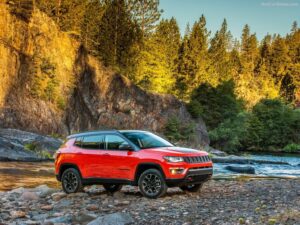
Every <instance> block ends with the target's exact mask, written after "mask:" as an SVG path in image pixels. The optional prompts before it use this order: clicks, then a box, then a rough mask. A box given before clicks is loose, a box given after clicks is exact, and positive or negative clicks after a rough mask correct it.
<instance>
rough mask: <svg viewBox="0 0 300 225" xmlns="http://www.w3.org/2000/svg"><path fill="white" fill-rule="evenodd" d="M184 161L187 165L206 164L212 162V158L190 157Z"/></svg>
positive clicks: (205, 156) (206, 156) (204, 156)
mask: <svg viewBox="0 0 300 225" xmlns="http://www.w3.org/2000/svg"><path fill="white" fill-rule="evenodd" d="M184 161H185V162H187V163H205V162H210V158H209V156H208V155H203V156H188V157H184Z"/></svg>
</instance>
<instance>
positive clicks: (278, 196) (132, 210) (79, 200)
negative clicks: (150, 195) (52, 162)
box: [0, 179, 300, 225]
mask: <svg viewBox="0 0 300 225" xmlns="http://www.w3.org/2000/svg"><path fill="white" fill-rule="evenodd" d="M0 205H1V209H0V224H90V225H93V224H299V221H300V212H299V208H300V181H299V180H281V179H272V180H248V181H214V180H212V181H209V182H208V183H206V184H205V185H204V187H203V189H202V190H201V192H199V193H193V194H190V193H184V192H182V191H180V189H178V188H173V189H169V191H168V194H167V195H166V196H165V197H162V198H159V199H156V200H150V199H146V198H144V197H142V196H141V195H140V193H139V192H138V190H137V188H134V187H128V186H126V187H124V188H123V189H122V191H121V192H117V193H115V194H114V195H111V194H108V193H107V192H105V191H104V190H103V189H102V187H101V186H91V187H89V188H86V189H85V192H84V193H78V194H71V195H66V194H64V193H63V192H61V191H60V190H58V189H53V188H49V187H47V186H46V185H42V186H39V187H37V188H34V189H24V188H18V189H14V190H12V191H9V192H0Z"/></svg>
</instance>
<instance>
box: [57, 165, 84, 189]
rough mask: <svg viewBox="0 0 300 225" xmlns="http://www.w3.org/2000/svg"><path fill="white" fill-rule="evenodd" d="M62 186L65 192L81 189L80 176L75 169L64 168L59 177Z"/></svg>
mask: <svg viewBox="0 0 300 225" xmlns="http://www.w3.org/2000/svg"><path fill="white" fill-rule="evenodd" d="M61 181H62V188H63V190H64V192H66V193H67V194H70V193H75V192H79V191H82V190H83V186H82V182H81V176H80V174H79V172H78V170H77V169H74V168H69V169H67V170H65V171H64V172H63V174H62V177H61Z"/></svg>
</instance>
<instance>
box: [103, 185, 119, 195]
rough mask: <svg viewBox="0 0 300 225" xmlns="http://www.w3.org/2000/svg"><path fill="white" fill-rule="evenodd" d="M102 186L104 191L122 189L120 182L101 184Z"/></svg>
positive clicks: (112, 191)
mask: <svg viewBox="0 0 300 225" xmlns="http://www.w3.org/2000/svg"><path fill="white" fill-rule="evenodd" d="M103 187H104V189H105V190H106V191H108V192H111V193H114V192H116V191H120V190H121V189H122V185H121V184H103Z"/></svg>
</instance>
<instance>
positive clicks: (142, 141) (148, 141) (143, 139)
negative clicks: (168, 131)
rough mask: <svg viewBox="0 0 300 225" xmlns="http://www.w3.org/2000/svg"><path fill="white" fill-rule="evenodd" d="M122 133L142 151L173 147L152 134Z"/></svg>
mask: <svg viewBox="0 0 300 225" xmlns="http://www.w3.org/2000/svg"><path fill="white" fill-rule="evenodd" d="M121 133H122V134H123V135H124V136H125V137H126V138H128V139H129V140H130V141H131V142H133V143H134V144H135V145H137V146H138V147H140V148H141V149H145V148H158V147H171V146H173V145H172V144H171V143H170V142H168V141H166V140H165V139H162V138H161V137H159V136H157V135H155V134H152V133H150V132H121Z"/></svg>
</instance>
